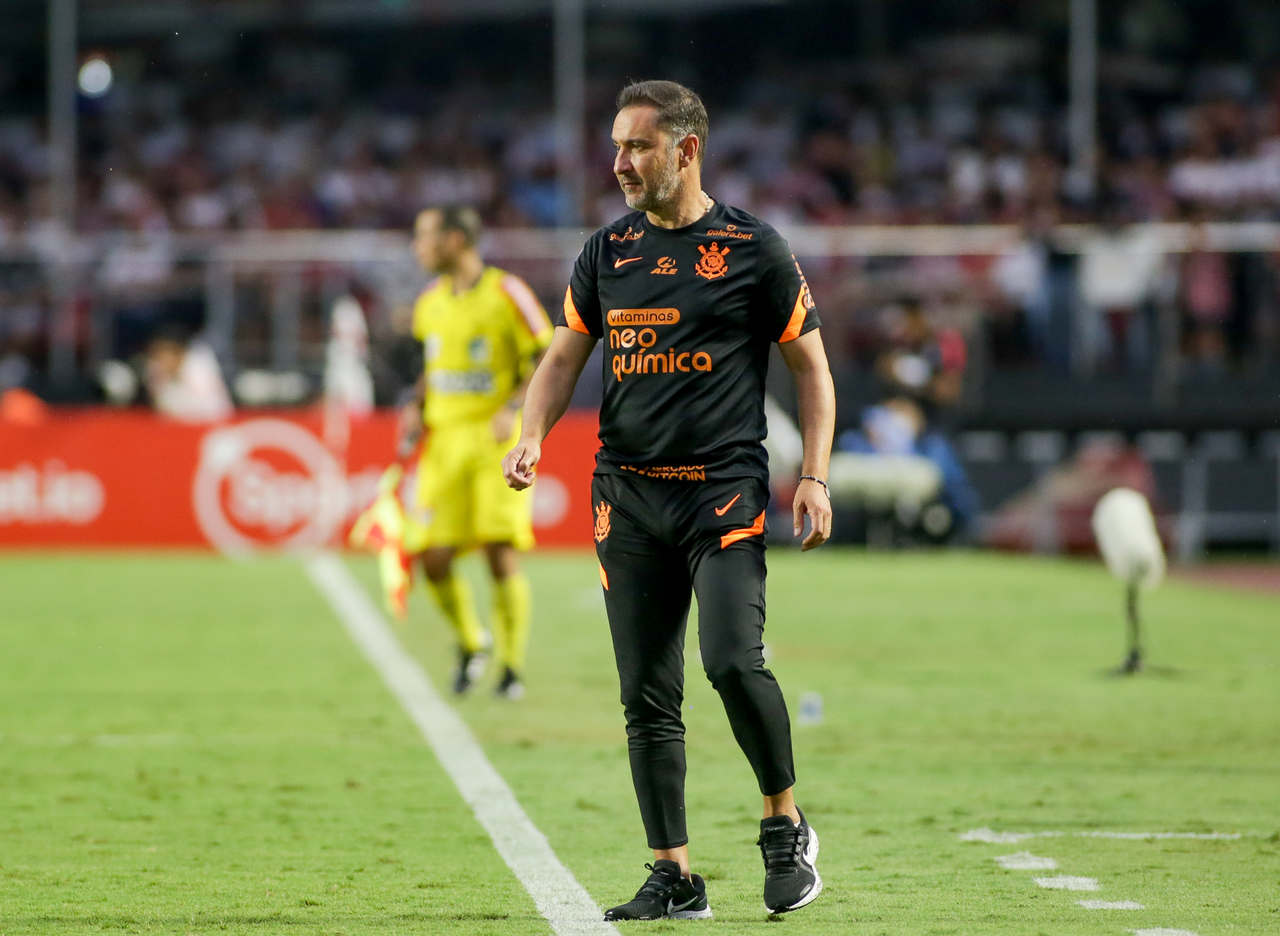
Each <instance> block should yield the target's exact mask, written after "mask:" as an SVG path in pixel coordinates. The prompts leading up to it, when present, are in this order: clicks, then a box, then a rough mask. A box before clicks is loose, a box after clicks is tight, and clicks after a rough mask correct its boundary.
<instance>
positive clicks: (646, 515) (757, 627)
mask: <svg viewBox="0 0 1280 936" xmlns="http://www.w3.org/2000/svg"><path fill="white" fill-rule="evenodd" d="M768 499H769V489H768V485H767V484H766V483H765V482H764V481H763V480H760V479H755V478H741V479H733V480H728V481H712V482H699V481H672V480H665V479H655V478H647V477H643V476H639V475H636V476H632V475H617V474H597V475H596V476H595V477H594V478H593V480H592V484H591V502H592V507H593V509H594V511H595V517H596V521H595V539H596V555H597V557H598V558H599V560H600V581H601V584H602V585H603V586H604V595H605V606H606V609H607V611H608V615H609V629H610V632H611V633H612V636H613V650H614V658H615V661H616V662H617V666H618V677H619V681H620V683H621V688H622V705H623V710H624V713H625V716H626V722H627V745H628V751H629V754H630V759H631V774H632V780H633V782H634V784H635V788H636V796H637V799H638V800H639V802H640V813H641V816H642V818H643V820H644V824H645V830H646V833H647V835H648V838H649V847H651V848H675V847H677V846H679V845H683V844H685V843H686V842H687V841H688V836H687V832H686V826H685V812H684V774H685V756H684V722H683V721H682V719H681V717H680V709H681V704H682V702H683V699H684V634H685V625H686V623H687V621H688V615H689V606H690V602H691V598H692V597H693V596H694V595H696V596H697V599H698V643H699V649H700V652H701V656H702V665H703V668H704V670H705V671H706V674H707V678H708V679H709V680H710V681H711V684H712V685H713V686H714V687H715V689H716V691H717V692H718V693H719V694H720V698H721V701H722V702H723V703H724V707H725V712H726V714H727V715H728V717H729V723H730V726H731V727H732V730H733V733H734V737H735V738H736V739H737V741H738V744H739V746H740V747H741V748H742V750H743V753H745V754H746V756H747V759H748V761H750V763H751V766H752V769H753V770H754V771H755V774H756V779H757V782H758V784H759V787H760V792H761V793H763V794H765V795H772V794H776V793H781V792H782V791H783V790H786V789H787V788H789V787H790V786H792V785H793V784H794V783H795V768H794V763H793V759H792V753H791V725H790V720H789V718H788V716H787V708H786V703H785V702H784V700H783V697H782V692H781V690H780V689H779V688H778V684H777V682H776V681H775V680H774V678H773V674H772V673H770V672H769V671H768V670H767V669H765V666H764V656H763V648H764V637H763V634H764V617H765V544H764V533H765V507H766V505H767V503H768Z"/></svg>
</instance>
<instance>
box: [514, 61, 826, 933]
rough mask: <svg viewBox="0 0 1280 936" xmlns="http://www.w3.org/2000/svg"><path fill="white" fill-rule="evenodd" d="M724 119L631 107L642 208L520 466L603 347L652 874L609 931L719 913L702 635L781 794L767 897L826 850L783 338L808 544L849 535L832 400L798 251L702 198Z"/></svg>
mask: <svg viewBox="0 0 1280 936" xmlns="http://www.w3.org/2000/svg"><path fill="white" fill-rule="evenodd" d="M706 140H707V112H706V109H705V107H704V106H703V104H702V101H701V100H700V99H699V98H698V96H697V95H696V94H694V93H693V92H692V91H690V90H689V89H688V88H685V87H683V86H681V85H679V84H676V83H674V82H670V81H642V82H637V83H634V84H631V85H628V86H627V87H625V88H623V90H622V91H621V93H620V94H619V95H618V100H617V116H616V117H615V118H614V122H613V142H614V146H615V147H616V151H617V155H616V157H615V158H614V163H613V172H614V175H615V176H616V177H617V179H618V184H619V185H620V186H621V188H622V193H623V195H624V197H625V199H626V202H627V206H628V207H629V208H630V209H632V210H631V212H630V213H629V214H627V215H625V216H623V217H622V218H619V219H618V220H617V221H614V222H613V223H612V224H608V225H606V226H605V227H603V228H601V229H600V230H598V231H596V233H595V234H593V235H592V236H591V238H590V239H589V240H588V241H587V243H586V245H585V246H584V247H583V249H582V253H581V254H579V256H578V259H577V261H576V262H575V264H574V268H573V273H572V275H571V278H570V282H569V287H568V289H567V290H566V291H565V298H564V305H563V308H562V310H561V311H560V312H559V313H558V314H557V316H556V326H557V327H556V329H555V336H554V338H553V339H552V343H551V347H550V349H549V350H548V352H547V354H546V356H545V357H544V359H543V360H542V362H541V364H540V365H539V366H538V368H537V370H536V371H535V373H534V375H533V378H532V380H531V382H530V384H529V389H528V393H527V395H526V400H525V412H524V424H523V430H522V433H521V437H520V439H519V441H518V442H517V443H516V445H515V447H514V448H513V449H512V450H511V451H510V452H508V453H507V456H506V458H505V459H504V460H503V474H504V475H505V477H506V480H507V483H508V484H510V485H511V486H512V487H513V488H518V489H519V488H525V487H528V486H529V485H531V484H533V481H534V475H535V470H536V467H537V464H538V460H539V458H540V456H541V445H542V440H543V439H544V438H546V435H547V433H548V432H550V430H551V428H552V426H554V425H555V423H556V421H557V420H558V419H559V418H560V417H561V416H562V415H563V414H564V411H565V408H566V407H567V406H568V404H569V399H570V396H571V395H572V392H573V388H574V385H575V384H576V383H577V379H578V376H579V375H580V374H581V372H582V369H583V367H584V366H585V365H586V362H587V358H588V356H589V355H590V353H591V351H592V349H593V348H594V347H595V344H596V342H597V341H600V340H602V339H603V340H604V341H605V348H604V355H603V363H604V366H603V372H602V378H603V381H604V395H603V401H602V403H601V407H600V443H601V444H600V450H599V452H598V453H597V455H596V468H595V473H594V477H593V479H592V485H591V503H592V507H593V510H594V511H595V540H596V552H597V556H598V558H599V561H600V581H601V584H602V585H603V587H604V595H605V606H606V609H607V612H608V616H609V629H610V631H611V633H612V637H613V647H614V656H615V659H616V662H617V667H618V676H619V679H620V682H621V686H622V704H623V708H624V712H625V716H626V724H627V740H628V751H629V755H630V761H631V776H632V781H633V783H634V785H635V791H636V798H637V799H638V800H639V804H640V815H641V818H642V819H643V822H644V827H645V833H646V835H647V837H648V844H649V847H650V848H652V849H653V854H654V863H653V864H652V865H648V866H647V867H648V869H649V870H650V871H651V872H652V873H651V874H650V875H649V878H648V879H647V880H646V881H645V883H644V885H643V886H642V887H641V888H640V890H639V891H638V892H637V894H636V896H635V898H634V899H633V900H631V901H629V902H627V903H624V904H621V905H619V906H617V907H613V908H611V909H609V910H608V911H607V912H606V913H605V918H606V919H608V920H628V919H658V918H663V917H668V918H680V917H684V918H687V917H709V916H711V908H710V905H709V903H708V900H707V895H706V886H705V883H704V882H703V880H702V878H701V876H700V875H697V874H693V873H692V872H691V870H690V866H689V847H688V834H687V831H686V823H685V800H684V778H685V750H684V723H683V721H682V720H681V717H680V708H681V703H682V700H683V694H684V656H683V648H684V633H685V625H686V622H687V620H688V613H689V604H690V600H691V597H692V596H693V595H696V596H697V599H698V615H699V618H698V619H699V635H698V636H699V646H700V649H701V654H702V663H703V667H704V668H705V670H706V673H707V677H708V678H709V679H710V681H711V684H712V685H713V686H714V687H715V689H716V691H717V692H718V693H719V694H720V698H721V700H722V701H723V703H724V708H725V712H726V713H727V714H728V716H729V723H730V725H731V727H732V729H733V733H734V737H735V738H736V739H737V741H738V744H739V746H740V747H741V748H742V750H743V753H745V754H746V756H747V759H748V760H749V761H750V763H751V766H752V769H753V770H754V771H755V774H756V779H757V781H758V783H759V787H760V792H761V794H762V795H763V797H764V818H763V820H762V821H761V823H760V840H759V845H760V848H761V852H762V854H763V857H764V864H765V883H764V902H765V906H766V908H767V909H768V910H769V911H770V912H773V913H781V912H784V911H788V910H794V909H797V908H799V907H802V906H804V905H806V904H808V903H809V902H811V901H812V900H813V899H814V898H816V897H817V896H818V894H819V893H820V892H821V890H822V880H821V878H820V877H819V876H818V872H817V868H816V866H815V860H816V858H817V852H818V838H817V835H816V834H815V832H814V831H813V828H812V827H811V826H810V825H809V824H808V822H807V821H806V820H805V817H804V815H803V814H802V813H801V812H800V810H799V809H798V808H797V807H796V803H795V799H794V796H793V787H794V785H795V767H794V761H793V757H792V749H791V727H790V721H789V719H788V715H787V708H786V703H785V702H784V700H783V696H782V691H781V690H780V689H779V687H778V684H777V682H776V681H775V680H774V677H773V674H772V673H770V672H769V670H767V669H765V666H764V657H763V654H762V650H763V633H764V608H765V589H764V581H765V544H764V532H765V508H766V505H767V501H768V496H769V486H768V460H767V456H766V455H765V450H764V447H763V445H762V444H761V441H762V440H763V439H764V437H765V433H766V424H765V416H764V386H765V374H766V371H767V369H768V365H769V350H770V346H771V344H773V343H775V342H776V343H777V344H778V347H779V349H780V351H781V353H782V359H783V361H785V362H786V365H787V367H788V369H789V370H790V372H791V374H792V378H793V379H794V381H795V384H796V391H797V396H798V400H799V409H800V423H801V431H802V435H803V438H804V462H803V468H802V475H801V481H800V483H799V486H798V488H797V490H796V495H795V501H794V504H793V519H794V528H795V530H794V531H795V535H796V536H799V535H800V534H801V532H802V530H803V523H804V518H805V517H806V516H807V517H808V518H809V524H810V530H809V533H808V535H807V536H805V538H804V540H803V544H802V547H803V548H804V549H806V550H807V549H812V548H814V547H816V546H820V545H822V544H823V543H824V542H826V540H827V539H828V538H829V537H830V535H831V502H830V499H829V497H828V494H827V488H826V477H827V466H828V462H829V459H830V453H831V438H832V433H833V430H834V424H835V393H834V389H833V385H832V381H831V372H830V370H829V368H828V366H827V358H826V352H825V351H824V349H823V346H822V338H821V335H820V334H819V330H818V326H819V320H818V314H817V311H816V310H815V308H814V302H813V299H812V297H811V296H810V293H809V288H808V285H807V284H806V283H805V279H804V274H803V273H802V272H801V270H800V265H799V264H798V263H797V262H796V260H795V257H794V255H792V253H791V251H790V249H789V248H788V246H787V244H786V241H785V240H783V238H782V237H781V236H780V235H779V234H778V233H777V232H776V231H775V230H773V228H771V227H769V225H767V224H765V223H763V222H762V221H760V220H759V219H757V218H755V217H754V216H752V215H750V214H748V213H747V212H745V211H742V210H741V209H738V208H734V207H731V206H728V205H724V204H721V203H720V202H718V201H716V200H715V199H713V198H711V197H710V196H709V195H707V194H706V193H705V192H704V191H703V189H702V180H701V170H702V155H703V147H704V146H705V144H706Z"/></svg>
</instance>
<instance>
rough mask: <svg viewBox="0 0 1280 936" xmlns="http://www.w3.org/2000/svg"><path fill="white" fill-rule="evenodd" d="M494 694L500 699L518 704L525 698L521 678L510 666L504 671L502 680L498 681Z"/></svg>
mask: <svg viewBox="0 0 1280 936" xmlns="http://www.w3.org/2000/svg"><path fill="white" fill-rule="evenodd" d="M493 694H494V695H496V696H497V697H498V698H500V699H509V700H510V701H512V702H518V701H519V700H520V699H523V698H524V683H523V682H521V681H520V676H519V675H518V674H517V673H516V671H515V670H513V669H512V668H511V667H509V666H508V667H506V668H505V669H504V670H503V671H502V679H501V680H499V681H498V685H497V687H496V688H494V690H493Z"/></svg>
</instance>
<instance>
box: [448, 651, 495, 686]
mask: <svg viewBox="0 0 1280 936" xmlns="http://www.w3.org/2000/svg"><path fill="white" fill-rule="evenodd" d="M488 662H489V651H488V648H485V647H482V648H481V649H479V650H476V651H475V652H468V651H466V650H459V651H458V668H457V670H455V671H454V674H453V692H454V695H464V694H465V693H466V692H467V690H468V689H470V688H471V685H472V683H474V682H475V681H476V680H477V679H479V678H480V677H481V676H483V675H484V668H485V665H486V664H487V663H488Z"/></svg>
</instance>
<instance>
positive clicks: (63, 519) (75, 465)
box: [0, 409, 596, 555]
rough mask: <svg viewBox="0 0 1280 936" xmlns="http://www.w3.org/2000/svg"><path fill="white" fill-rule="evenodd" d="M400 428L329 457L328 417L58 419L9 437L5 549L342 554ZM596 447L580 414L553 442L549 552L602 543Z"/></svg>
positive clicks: (545, 490) (538, 518) (541, 534)
mask: <svg viewBox="0 0 1280 936" xmlns="http://www.w3.org/2000/svg"><path fill="white" fill-rule="evenodd" d="M395 425H396V418H395V414H394V413H389V412H382V413H376V414H374V415H373V416H371V417H369V418H368V419H364V420H358V421H356V422H354V423H353V424H352V425H351V427H350V432H349V438H348V439H347V440H346V444H345V446H344V447H338V446H331V445H328V444H326V442H325V440H324V436H323V431H322V419H321V416H320V414H319V413H318V412H316V413H302V414H300V413H298V412H296V411H289V412H281V413H258V414H244V415H242V416H240V417H238V418H236V419H234V420H231V421H228V422H226V423H219V424H216V425H187V424H183V423H177V422H173V421H170V420H166V419H164V418H162V417H159V416H156V415H154V414H152V413H149V412H143V411H138V412H132V411H127V412H111V411H103V410H101V409H92V410H91V409H86V410H79V411H77V410H70V411H68V410H54V411H51V412H50V414H49V415H48V417H47V418H45V419H43V420H41V421H39V422H37V423H34V424H18V425H15V424H5V423H0V547H42V546H92V547H112V546H120V547H184V548H191V547H197V548H201V547H204V548H212V549H216V550H218V551H220V552H224V553H228V554H232V555H236V554H244V553H250V552H255V551H258V550H263V549H295V548H314V547H320V546H340V545H342V543H343V542H344V537H345V535H346V532H347V530H348V529H349V528H350V526H351V523H352V521H353V520H354V519H355V517H356V515H357V514H359V512H360V511H361V510H363V509H364V508H365V507H367V506H368V505H369V503H370V502H371V501H372V500H373V498H374V496H375V494H376V492H377V485H378V479H379V477H380V476H381V475H382V472H383V470H384V469H385V468H386V467H387V465H388V463H389V462H390V460H391V459H392V457H393V452H394V447H395V446H394V438H395ZM595 433H596V422H595V417H594V414H591V415H589V416H581V415H577V414H573V413H570V414H568V415H567V416H566V417H565V418H564V419H563V420H562V421H561V422H560V424H559V425H558V426H557V427H556V429H555V431H554V432H553V433H552V435H551V436H550V437H549V439H548V440H547V443H546V445H545V446H544V460H543V463H542V465H541V466H540V468H539V472H538V482H537V484H535V485H534V489H533V490H534V532H535V535H536V536H537V538H538V543H539V545H543V546H583V545H586V544H588V543H590V542H591V529H592V516H591V509H590V498H589V491H588V484H589V482H590V477H591V467H592V464H593V456H594V453H595V448H596V437H595ZM499 470H501V469H500V466H498V465H495V466H494V471H499ZM412 474H413V473H412V471H411V472H410V478H411V480H410V482H408V483H406V491H405V495H406V499H407V501H408V502H411V498H412Z"/></svg>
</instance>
